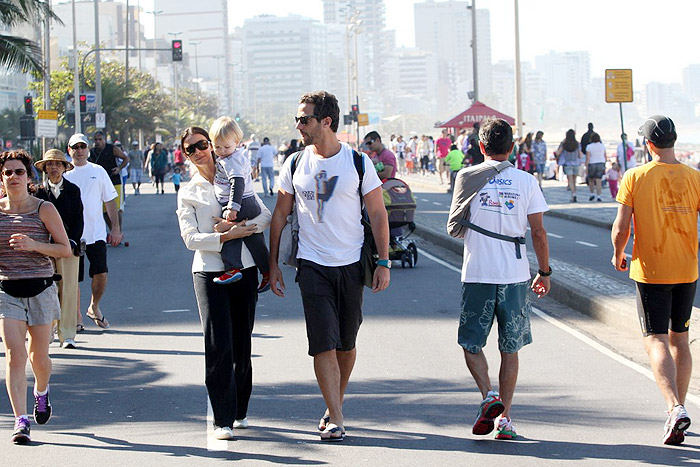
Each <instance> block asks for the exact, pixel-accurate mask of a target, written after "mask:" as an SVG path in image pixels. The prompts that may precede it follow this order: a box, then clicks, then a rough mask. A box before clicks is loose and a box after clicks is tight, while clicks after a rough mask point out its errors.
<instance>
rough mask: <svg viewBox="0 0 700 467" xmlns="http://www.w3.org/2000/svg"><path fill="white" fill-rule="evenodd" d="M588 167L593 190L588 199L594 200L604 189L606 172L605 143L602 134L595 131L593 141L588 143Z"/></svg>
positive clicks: (590, 187) (590, 186) (589, 183)
mask: <svg viewBox="0 0 700 467" xmlns="http://www.w3.org/2000/svg"><path fill="white" fill-rule="evenodd" d="M586 167H587V169H588V188H589V189H590V190H591V196H590V197H589V198H588V201H593V200H594V199H595V198H596V195H597V197H598V202H599V203H600V202H602V201H603V200H602V199H600V193H601V191H602V189H603V174H604V173H605V145H604V144H603V143H601V142H600V135H599V134H598V133H593V134H592V135H591V142H590V143H588V145H586Z"/></svg>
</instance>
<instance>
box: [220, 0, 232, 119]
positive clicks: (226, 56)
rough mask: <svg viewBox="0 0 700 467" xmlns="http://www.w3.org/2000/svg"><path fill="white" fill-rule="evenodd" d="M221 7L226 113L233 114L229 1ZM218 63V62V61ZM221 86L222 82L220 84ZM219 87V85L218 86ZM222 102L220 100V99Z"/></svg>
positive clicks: (225, 0) (224, 2) (223, 1)
mask: <svg viewBox="0 0 700 467" xmlns="http://www.w3.org/2000/svg"><path fill="white" fill-rule="evenodd" d="M221 9H222V15H221V16H222V17H223V26H224V30H223V34H224V82H225V84H226V100H225V105H224V109H223V112H224V115H231V114H232V113H233V104H232V101H233V80H232V79H231V71H230V69H229V63H231V62H230V60H231V40H230V38H229V36H228V1H227V0H221ZM217 63H218V62H217ZM218 86H220V84H219V85H218ZM217 89H218V87H217ZM219 102H220V101H219Z"/></svg>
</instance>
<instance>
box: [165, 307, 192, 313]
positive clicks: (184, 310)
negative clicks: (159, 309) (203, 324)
mask: <svg viewBox="0 0 700 467" xmlns="http://www.w3.org/2000/svg"><path fill="white" fill-rule="evenodd" d="M187 311H190V310H189V309H187V308H183V309H181V310H163V313H185V312H187Z"/></svg>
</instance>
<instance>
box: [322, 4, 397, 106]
mask: <svg viewBox="0 0 700 467" xmlns="http://www.w3.org/2000/svg"><path fill="white" fill-rule="evenodd" d="M323 21H324V23H325V24H329V25H330V24H333V25H341V26H343V27H344V28H345V30H346V33H345V35H346V41H347V42H348V45H349V54H348V53H347V52H346V53H345V54H344V55H345V56H346V57H347V60H349V61H351V62H354V50H355V41H356V40H357V52H358V53H357V55H358V56H357V79H358V86H357V87H358V94H359V98H360V107H361V109H362V110H378V111H381V110H382V109H383V107H384V105H385V99H387V98H388V97H389V96H390V95H391V94H392V93H393V92H394V88H393V87H392V80H391V69H392V67H391V63H387V62H390V61H391V56H392V55H393V51H394V47H395V40H394V38H393V35H392V34H391V33H389V32H388V31H386V29H385V26H386V9H385V5H384V0H323ZM348 55H349V56H348ZM351 72H352V73H354V68H353V69H352V71H351Z"/></svg>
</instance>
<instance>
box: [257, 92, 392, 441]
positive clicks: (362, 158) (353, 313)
mask: <svg viewBox="0 0 700 467" xmlns="http://www.w3.org/2000/svg"><path fill="white" fill-rule="evenodd" d="M339 119H340V109H339V107H338V101H337V99H336V98H335V96H334V95H333V94H330V93H327V92H325V91H318V92H314V93H309V94H304V95H303V96H302V97H301V100H300V102H299V107H298V110H297V116H296V117H295V120H296V128H297V129H298V130H299V133H300V134H301V137H302V139H303V142H304V146H305V148H304V151H302V152H297V153H295V154H293V155H291V156H290V157H289V158H288V159H287V161H286V162H285V163H284V166H283V167H282V169H281V170H280V174H279V187H280V188H279V192H278V196H277V204H276V206H275V210H274V212H273V214H272V223H271V225H270V285H271V288H272V291H273V292H274V293H275V294H276V295H278V296H280V297H284V288H285V286H284V279H283V277H282V272H281V271H280V268H279V266H278V264H277V263H278V258H279V245H280V237H281V234H282V230H283V227H284V226H285V224H286V222H287V216H288V215H290V213H292V209H295V210H296V212H297V215H298V221H299V236H298V239H299V243H298V253H297V254H296V259H297V260H298V272H297V281H298V283H299V290H300V291H301V298H302V303H303V306H304V316H305V318H306V331H307V337H308V342H309V355H311V356H312V357H313V359H314V370H315V372H316V380H317V381H318V385H319V387H320V389H321V393H322V394H323V399H324V401H325V403H326V406H327V409H326V411H325V412H324V413H323V415H322V417H321V420H320V422H319V426H318V429H319V431H320V432H321V433H320V436H321V440H322V441H342V440H343V438H344V437H345V428H344V421H343V410H342V408H343V397H344V394H345V388H346V387H347V384H348V381H349V379H350V373H351V372H352V369H353V366H354V364H355V355H356V349H355V340H356V337H357V332H358V330H359V328H360V323H361V322H362V296H363V283H364V275H363V268H362V263H361V262H360V254H361V250H362V247H363V242H364V241H365V231H364V227H363V225H362V222H361V220H362V202H363V201H364V204H365V206H366V210H367V216H368V218H369V221H370V223H371V226H372V234H373V237H374V241H375V242H376V245H377V253H378V254H379V260H378V261H377V265H378V267H377V268H376V270H375V271H374V276H373V278H372V291H373V292H379V291H381V290H385V289H386V288H387V287H388V286H389V279H390V275H389V269H390V268H391V261H390V260H389V221H388V218H387V213H386V209H385V208H384V201H383V195H382V190H381V181H380V180H379V177H378V176H377V173H376V171H375V170H374V166H373V165H372V161H371V160H370V159H369V157H367V156H366V155H364V154H360V153H357V152H356V151H354V150H353V149H352V148H351V147H350V146H348V145H347V144H344V143H340V142H339V141H338V138H337V137H336V132H337V130H338V122H339ZM365 168H366V170H365ZM361 172H362V175H361Z"/></svg>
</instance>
